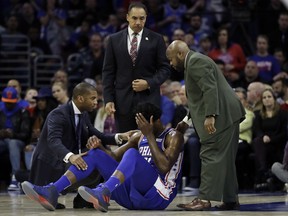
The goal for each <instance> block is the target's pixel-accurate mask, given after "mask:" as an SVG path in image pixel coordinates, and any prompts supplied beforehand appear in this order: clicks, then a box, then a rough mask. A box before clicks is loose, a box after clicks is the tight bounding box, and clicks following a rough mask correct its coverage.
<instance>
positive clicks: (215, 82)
mask: <svg viewBox="0 0 288 216" xmlns="http://www.w3.org/2000/svg"><path fill="white" fill-rule="evenodd" d="M184 79H185V88H186V93H187V97H188V106H189V110H190V114H191V118H192V121H193V123H194V126H195V129H196V130H197V133H198V135H199V137H200V141H201V142H205V141H210V139H213V137H216V136H217V135H218V134H219V133H221V132H222V131H224V130H225V129H227V128H228V127H229V126H231V125H232V124H233V123H235V122H236V121H239V120H241V119H244V118H245V110H244V108H243V106H242V104H241V102H240V100H239V99H238V97H237V95H236V94H235V93H234V91H233V89H232V88H231V87H230V85H229V84H228V83H227V81H226V79H225V77H224V76H223V74H222V72H221V71H220V69H219V68H218V66H217V65H216V64H215V63H214V61H213V60H212V59H211V58H209V57H208V56H205V55H203V54H200V53H197V52H194V51H190V52H189V53H188V55H187V57H186V61H185V72H184ZM212 114H215V115H216V117H215V118H216V121H215V127H216V130H217V131H216V133H214V134H213V135H209V134H208V132H207V131H206V130H205V128H204V121H205V118H206V116H208V115H212ZM211 141H213V140H211Z"/></svg>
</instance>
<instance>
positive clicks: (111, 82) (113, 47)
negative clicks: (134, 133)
mask: <svg viewBox="0 0 288 216" xmlns="http://www.w3.org/2000/svg"><path fill="white" fill-rule="evenodd" d="M127 37H128V29H124V30H122V31H120V32H117V33H115V34H112V35H111V36H110V38H109V40H108V44H107V48H106V52H105V58H104V65H103V72H102V73H103V74H102V76H103V88H104V92H103V95H104V102H105V103H108V102H114V103H115V106H116V112H117V113H118V114H121V115H126V114H132V112H131V111H132V110H133V108H134V106H136V105H137V104H138V103H139V102H151V103H153V104H155V105H158V106H159V107H160V101H161V98H160V85H161V84H162V83H163V82H164V81H165V80H166V79H167V78H169V76H170V66H169V62H168V59H167V58H166V46H165V43H164V40H163V37H162V36H161V35H160V34H157V33H155V32H152V31H150V30H149V29H146V28H144V29H143V34H142V39H141V42H140V47H139V49H138V55H137V59H136V63H135V66H133V64H132V60H131V58H130V55H129V52H128V45H127ZM135 79H145V80H146V81H147V82H148V84H149V86H150V90H145V91H142V92H134V91H133V89H132V81H133V80H135Z"/></svg>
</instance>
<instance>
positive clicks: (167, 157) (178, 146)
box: [136, 113, 184, 174]
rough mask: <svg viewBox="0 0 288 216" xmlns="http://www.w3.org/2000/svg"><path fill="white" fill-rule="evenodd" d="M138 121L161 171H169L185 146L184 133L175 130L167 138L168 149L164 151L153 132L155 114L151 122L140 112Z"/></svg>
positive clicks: (166, 145)
mask: <svg viewBox="0 0 288 216" xmlns="http://www.w3.org/2000/svg"><path fill="white" fill-rule="evenodd" d="M136 116H137V118H136V122H137V124H138V127H139V129H140V130H141V131H142V133H143V135H145V136H146V137H147V140H148V143H149V147H150V151H151V154H152V158H153V161H154V163H155V165H156V166H157V168H158V169H159V171H160V172H161V173H163V174H165V173H167V172H168V171H169V170H170V169H171V168H172V166H173V165H174V163H175V162H176V160H177V158H178V156H179V153H180V151H181V150H182V148H183V143H184V138H183V134H181V133H180V132H178V131H175V130H173V131H172V132H170V133H169V134H168V135H167V137H166V138H165V147H166V150H165V151H164V152H162V151H161V150H160V149H159V147H158V146H157V143H156V138H155V135H154V134H153V126H152V125H153V116H151V118H150V123H149V122H148V121H147V120H146V119H145V118H144V116H143V115H142V114H141V113H138V114H137V115H136Z"/></svg>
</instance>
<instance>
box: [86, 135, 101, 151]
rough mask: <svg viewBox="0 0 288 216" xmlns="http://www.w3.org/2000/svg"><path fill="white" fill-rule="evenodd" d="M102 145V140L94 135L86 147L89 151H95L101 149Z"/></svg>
mask: <svg viewBox="0 0 288 216" xmlns="http://www.w3.org/2000/svg"><path fill="white" fill-rule="evenodd" d="M101 145H102V142H101V140H100V139H99V138H98V137H96V136H95V135H94V136H91V137H89V139H88V141H87V144H86V147H87V148H88V149H95V148H99V147H100V146H101Z"/></svg>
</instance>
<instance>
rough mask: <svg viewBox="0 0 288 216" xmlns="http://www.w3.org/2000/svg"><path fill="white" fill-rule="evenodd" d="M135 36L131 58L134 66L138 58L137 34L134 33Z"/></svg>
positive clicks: (132, 42)
mask: <svg viewBox="0 0 288 216" xmlns="http://www.w3.org/2000/svg"><path fill="white" fill-rule="evenodd" d="M133 35H134V36H133V38H132V41H131V48H130V56H131V60H132V62H133V65H135V62H136V58H137V33H135V32H134V33H133Z"/></svg>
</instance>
